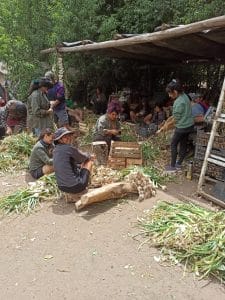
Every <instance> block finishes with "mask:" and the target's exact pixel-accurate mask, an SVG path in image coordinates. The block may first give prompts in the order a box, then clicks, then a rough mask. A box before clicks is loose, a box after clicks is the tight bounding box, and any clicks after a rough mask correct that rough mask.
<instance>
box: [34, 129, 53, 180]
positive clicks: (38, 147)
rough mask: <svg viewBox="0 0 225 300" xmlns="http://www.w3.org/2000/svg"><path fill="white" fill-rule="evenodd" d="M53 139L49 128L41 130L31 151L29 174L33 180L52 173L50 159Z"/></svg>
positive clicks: (51, 161)
mask: <svg viewBox="0 0 225 300" xmlns="http://www.w3.org/2000/svg"><path fill="white" fill-rule="evenodd" d="M53 138H54V134H53V132H52V130H51V129H50V128H46V129H43V130H42V131H41V134H40V136H39V138H38V141H37V143H36V144H35V145H34V147H33V149H32V151H31V156H30V163H29V172H30V174H31V176H32V177H33V178H35V179H38V178H40V177H42V176H44V175H46V174H50V173H52V172H54V168H53V158H52V150H53Z"/></svg>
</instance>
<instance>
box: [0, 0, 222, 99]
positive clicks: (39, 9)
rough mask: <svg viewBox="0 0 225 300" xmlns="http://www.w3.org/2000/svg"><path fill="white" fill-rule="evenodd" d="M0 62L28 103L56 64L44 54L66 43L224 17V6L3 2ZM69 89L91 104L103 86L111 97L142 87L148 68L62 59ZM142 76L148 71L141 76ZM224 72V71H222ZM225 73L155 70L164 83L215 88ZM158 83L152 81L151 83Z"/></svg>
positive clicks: (123, 0) (168, 1)
mask: <svg viewBox="0 0 225 300" xmlns="http://www.w3.org/2000/svg"><path fill="white" fill-rule="evenodd" d="M0 11H1V17H0V44H1V47H0V60H2V61H5V62H6V63H7V64H8V67H9V71H10V73H9V78H10V80H11V82H12V84H11V86H12V89H13V92H14V94H15V95H16V96H17V98H18V99H20V100H25V98H26V94H27V90H28V87H29V84H30V82H31V80H32V79H34V78H36V77H40V76H43V74H44V72H45V71H46V70H47V69H49V68H51V66H52V65H53V64H54V62H55V57H54V55H48V56H43V55H40V50H42V49H45V48H49V47H52V46H54V45H56V44H58V43H61V42H62V41H67V42H73V41H78V40H83V39H90V40H92V41H103V40H107V39H111V38H112V37H113V34H115V33H144V32H151V31H153V30H154V28H155V27H156V26H159V25H161V24H162V23H168V24H175V25H176V24H187V23H190V22H194V21H200V20H203V19H207V18H211V17H216V16H220V15H223V14H224V12H225V2H224V1H223V0H212V1H210V0H185V1H184V0H163V1H158V0H99V1H97V0H39V1H36V0H1V2H0ZM64 64H65V68H66V70H67V72H66V83H67V86H68V87H69V90H70V93H71V96H74V97H78V98H79V97H81V98H87V96H88V93H89V92H91V91H92V89H93V88H94V87H95V86H96V85H98V84H101V85H103V86H104V87H105V89H106V91H107V92H108V93H110V92H111V91H112V90H116V89H118V88H120V87H121V86H124V85H127V84H131V85H132V84H133V85H134V84H136V85H138V84H140V85H141V83H140V82H139V78H140V75H144V76H146V75H148V72H149V68H150V67H149V66H143V65H142V63H140V62H135V61H132V62H131V61H124V60H115V59H107V58H102V57H95V56H93V57H83V56H82V55H75V54H70V55H64ZM143 70H145V71H144V72H143ZM222 70H223V68H222ZM220 72H221V68H218V67H205V66H201V67H190V68H185V70H183V69H175V68H173V69H171V70H156V72H155V76H154V77H155V84H156V83H157V82H159V78H160V80H161V81H162V83H164V81H165V80H167V81H168V80H169V79H170V77H172V76H182V77H183V78H184V79H188V78H191V80H192V82H199V81H201V80H208V81H212V79H215V78H216V82H217V81H219V80H220V76H221V73H220ZM153 83H154V81H153Z"/></svg>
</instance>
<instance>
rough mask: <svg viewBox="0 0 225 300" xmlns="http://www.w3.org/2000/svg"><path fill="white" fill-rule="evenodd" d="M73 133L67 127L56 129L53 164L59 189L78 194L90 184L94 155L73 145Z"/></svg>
mask: <svg viewBox="0 0 225 300" xmlns="http://www.w3.org/2000/svg"><path fill="white" fill-rule="evenodd" d="M73 134H74V131H70V130H68V129H67V128H65V127H61V128H58V129H57V130H56V132H55V138H54V143H55V148H54V151H53V166H54V170H55V176H56V181H57V185H58V187H59V189H60V190H61V191H63V192H66V193H72V194H78V193H81V192H82V191H84V190H85V189H86V188H87V186H88V182H89V177H90V172H91V169H92V165H93V157H92V156H91V155H88V154H86V153H83V152H81V151H79V150H78V149H77V148H75V147H74V146H72V139H73Z"/></svg>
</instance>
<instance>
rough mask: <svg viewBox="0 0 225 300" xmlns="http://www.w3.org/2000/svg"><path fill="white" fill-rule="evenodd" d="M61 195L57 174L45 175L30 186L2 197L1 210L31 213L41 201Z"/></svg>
mask: <svg viewBox="0 0 225 300" xmlns="http://www.w3.org/2000/svg"><path fill="white" fill-rule="evenodd" d="M59 195H60V191H59V190H58V187H57V184H56V179H55V175H48V176H47V175H45V176H43V177H42V178H41V179H39V180H37V181H36V182H30V184H29V187H27V188H23V189H20V190H18V191H16V192H14V193H13V194H11V195H8V196H4V197H1V198H0V210H1V211H3V212H4V213H6V214H8V213H12V212H16V213H21V212H25V213H30V212H31V210H33V209H34V208H35V207H36V206H37V205H39V204H40V201H43V200H47V199H48V200H49V199H54V198H56V197H58V196H59Z"/></svg>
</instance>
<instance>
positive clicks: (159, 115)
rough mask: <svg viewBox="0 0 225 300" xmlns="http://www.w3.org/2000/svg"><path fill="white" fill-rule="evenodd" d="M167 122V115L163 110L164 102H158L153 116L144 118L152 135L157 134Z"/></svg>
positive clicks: (149, 115)
mask: <svg viewBox="0 0 225 300" xmlns="http://www.w3.org/2000/svg"><path fill="white" fill-rule="evenodd" d="M165 120H166V113H165V111H164V110H163V102H157V103H156V104H155V107H154V112H153V114H148V115H147V116H146V117H145V118H144V123H145V124H147V125H149V129H150V131H151V132H152V133H155V132H156V131H157V130H158V129H159V128H161V126H162V125H163V124H164V122H165Z"/></svg>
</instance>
